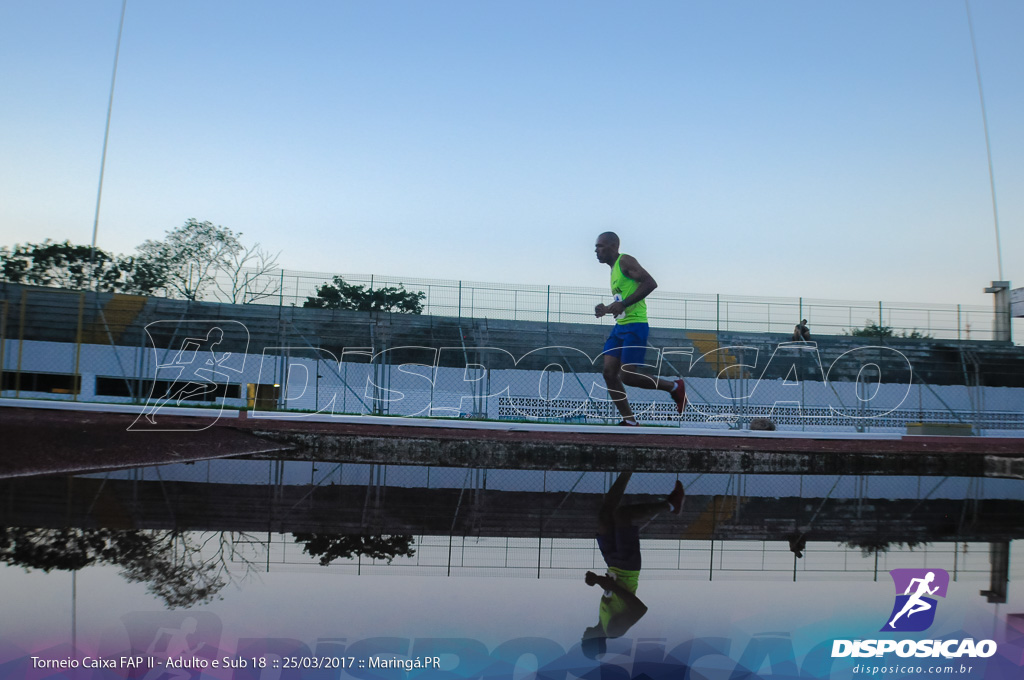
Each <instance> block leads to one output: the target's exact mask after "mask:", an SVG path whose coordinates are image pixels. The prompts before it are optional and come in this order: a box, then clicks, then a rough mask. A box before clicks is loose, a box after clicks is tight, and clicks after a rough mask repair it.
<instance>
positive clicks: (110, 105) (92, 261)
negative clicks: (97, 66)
mask: <svg viewBox="0 0 1024 680" xmlns="http://www.w3.org/2000/svg"><path fill="white" fill-rule="evenodd" d="M127 8H128V0H122V2H121V20H120V22H119V23H118V24H117V47H115V48H114V69H113V72H112V73H111V75H110V99H109V100H108V101H107V124H106V127H105V128H104V130H103V153H102V154H101V155H100V182H99V186H98V187H97V188H96V216H95V217H94V218H93V222H92V245H91V246H90V248H89V269H90V272H89V276H90V277H96V290H99V288H100V281H99V277H97V276H96V266H95V265H96V235H97V233H98V232H99V228H100V199H101V198H102V197H103V170H104V168H106V165H107V140H108V139H109V138H110V114H111V112H112V111H113V110H114V84H115V83H116V82H117V59H118V56H119V55H120V54H121V33H122V31H123V30H124V12H125V10H126V9H127Z"/></svg>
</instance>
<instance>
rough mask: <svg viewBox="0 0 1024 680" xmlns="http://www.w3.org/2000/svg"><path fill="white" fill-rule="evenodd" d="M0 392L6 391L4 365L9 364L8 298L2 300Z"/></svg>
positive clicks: (0, 313) (0, 305)
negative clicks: (7, 342)
mask: <svg viewBox="0 0 1024 680" xmlns="http://www.w3.org/2000/svg"><path fill="white" fill-rule="evenodd" d="M0 309H2V310H3V311H2V312H0V394H3V391H4V366H6V365H7V351H6V347H5V343H6V341H7V300H3V301H2V302H0Z"/></svg>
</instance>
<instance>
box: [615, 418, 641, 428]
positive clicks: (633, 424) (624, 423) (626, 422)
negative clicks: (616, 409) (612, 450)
mask: <svg viewBox="0 0 1024 680" xmlns="http://www.w3.org/2000/svg"><path fill="white" fill-rule="evenodd" d="M619 425H623V426H625V427H640V423H631V422H629V421H627V420H622V421H619Z"/></svg>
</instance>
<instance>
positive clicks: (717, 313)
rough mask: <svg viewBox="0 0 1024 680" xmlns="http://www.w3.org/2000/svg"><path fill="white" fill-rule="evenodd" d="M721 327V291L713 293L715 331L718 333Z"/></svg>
mask: <svg viewBox="0 0 1024 680" xmlns="http://www.w3.org/2000/svg"><path fill="white" fill-rule="evenodd" d="M721 329H722V295H721V293H715V332H716V333H718V332H720V331H721Z"/></svg>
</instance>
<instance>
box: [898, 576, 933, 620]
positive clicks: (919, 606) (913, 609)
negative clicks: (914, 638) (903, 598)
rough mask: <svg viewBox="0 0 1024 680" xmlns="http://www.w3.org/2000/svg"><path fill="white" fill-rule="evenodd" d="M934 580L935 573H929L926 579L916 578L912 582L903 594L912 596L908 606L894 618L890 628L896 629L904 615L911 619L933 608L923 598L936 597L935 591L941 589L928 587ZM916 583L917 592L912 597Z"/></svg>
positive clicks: (904, 606)
mask: <svg viewBox="0 0 1024 680" xmlns="http://www.w3.org/2000/svg"><path fill="white" fill-rule="evenodd" d="M934 580H935V572H934V571H929V572H928V573H927V574H926V575H925V577H924V578H915V579H911V580H910V585H908V586H907V589H906V591H905V592H904V593H903V594H904V595H910V599H908V600H907V602H906V604H904V605H903V609H901V610H900V612H899V614H897V615H896V616H894V617H893V618H892V621H890V622H889V627H890V628H895V627H896V620H897V619H899V618H900V617H901V616H903V615H904V614H906V615H907V618H910V617H911V615H913V614H916V613H918V612H923V611H927V610H929V609H931V608H932V606H931V604H929V603H928V602H925V601H924V600H922V599H921V598H922V597H923V596H925V595H934V594H935V591H937V590H938V589H939V587H938V586H935V587H934V588H929V587H928V586H929V585H931V583H932V581H934ZM915 583H916V584H917V590H916V591H914V593H913V594H912V595H911V593H910V591H911V590H912V589H913V588H914V584H915Z"/></svg>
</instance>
